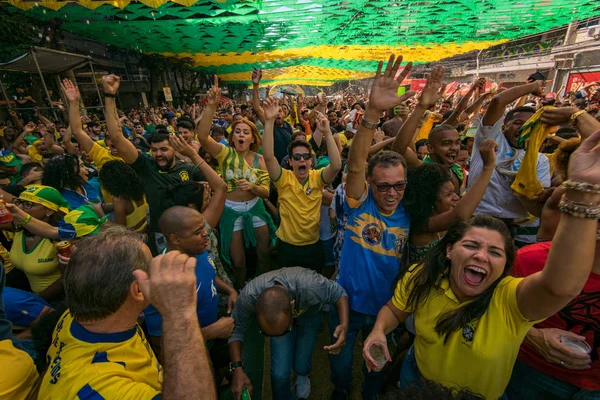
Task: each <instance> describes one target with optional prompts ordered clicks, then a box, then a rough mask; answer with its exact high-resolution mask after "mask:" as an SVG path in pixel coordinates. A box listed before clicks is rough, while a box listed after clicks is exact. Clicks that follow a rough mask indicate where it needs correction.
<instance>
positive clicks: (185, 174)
mask: <svg viewBox="0 0 600 400" xmlns="http://www.w3.org/2000/svg"><path fill="white" fill-rule="evenodd" d="M179 177H180V178H181V180H182V181H183V182H185V181H189V180H190V174H188V172H187V171H179Z"/></svg>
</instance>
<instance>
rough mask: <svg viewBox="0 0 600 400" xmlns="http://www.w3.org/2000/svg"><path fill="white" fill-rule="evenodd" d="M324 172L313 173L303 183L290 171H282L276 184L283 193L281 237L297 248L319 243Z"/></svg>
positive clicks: (280, 192) (281, 200)
mask: <svg viewBox="0 0 600 400" xmlns="http://www.w3.org/2000/svg"><path fill="white" fill-rule="evenodd" d="M323 171H324V169H323V168H322V169H318V170H314V169H313V170H310V171H309V173H308V179H307V180H306V181H305V182H304V183H300V181H298V178H296V175H294V173H293V172H292V171H289V170H287V169H283V168H281V169H280V175H279V178H277V179H276V180H275V181H273V184H274V185H275V187H276V188H277V192H278V194H279V198H278V200H279V215H280V216H281V223H280V224H279V229H278V230H277V232H276V233H277V237H278V238H279V239H281V240H283V241H284V242H286V243H289V244H293V245H295V246H306V245H309V244H313V243H316V242H317V241H318V240H319V220H320V213H321V204H322V203H323V194H322V189H323V188H324V187H325V185H326V183H325V182H324V181H323Z"/></svg>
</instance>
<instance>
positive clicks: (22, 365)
mask: <svg viewBox="0 0 600 400" xmlns="http://www.w3.org/2000/svg"><path fill="white" fill-rule="evenodd" d="M0 364H1V365H2V366H3V368H2V374H0V399H10V400H24V399H26V398H27V395H28V394H29V392H30V391H31V389H32V388H33V387H34V386H35V383H36V381H37V379H38V373H37V370H36V369H35V365H34V363H33V360H32V359H31V357H30V356H29V354H27V353H25V352H24V351H23V350H20V349H17V348H16V347H15V346H14V345H13V342H12V340H10V339H5V340H2V341H0Z"/></svg>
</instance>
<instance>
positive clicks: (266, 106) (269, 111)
mask: <svg viewBox="0 0 600 400" xmlns="http://www.w3.org/2000/svg"><path fill="white" fill-rule="evenodd" d="M262 108H263V110H264V112H265V119H275V118H276V117H277V114H278V113H279V100H277V99H275V98H272V97H269V98H266V99H265V100H264V101H263V107H262Z"/></svg>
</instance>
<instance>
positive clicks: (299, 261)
mask: <svg viewBox="0 0 600 400" xmlns="http://www.w3.org/2000/svg"><path fill="white" fill-rule="evenodd" d="M263 109H264V114H265V131H264V133H263V157H264V158H265V163H266V165H267V171H269V176H270V177H271V180H272V181H273V184H274V185H275V187H276V188H277V191H278V193H279V215H280V216H281V223H280V225H279V229H278V230H277V237H278V238H279V243H278V246H279V265H280V266H282V267H290V266H301V267H305V268H310V269H313V270H315V271H319V272H320V271H321V270H322V268H323V265H324V256H323V254H324V253H323V248H322V245H321V241H320V240H319V218H320V212H321V203H322V201H323V195H322V189H323V188H324V187H325V186H327V185H329V184H330V183H331V182H332V181H333V180H334V179H335V176H336V175H337V173H338V172H339V171H340V169H341V167H342V161H341V158H340V153H339V151H338V148H337V146H336V144H335V141H334V139H333V135H332V133H331V130H330V129H329V121H328V120H327V117H325V116H324V115H323V114H319V117H318V118H317V132H319V131H320V132H321V133H322V134H323V135H324V136H325V140H326V143H327V154H328V155H329V161H330V164H329V165H328V166H326V167H325V168H321V169H318V170H314V169H311V167H312V154H311V147H310V144H308V143H307V142H305V141H302V140H295V141H293V142H292V143H290V145H289V148H288V152H289V156H290V157H289V164H290V166H291V167H292V171H289V170H287V169H283V168H281V165H280V163H279V161H277V158H275V151H274V140H273V126H274V124H275V119H276V117H278V115H279V113H280V111H279V109H280V107H279V104H278V101H277V100H276V99H266V100H265V101H264V103H263ZM317 132H315V133H317Z"/></svg>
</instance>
